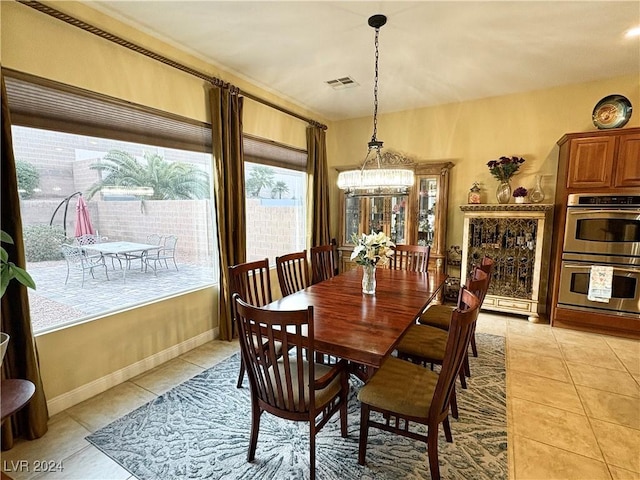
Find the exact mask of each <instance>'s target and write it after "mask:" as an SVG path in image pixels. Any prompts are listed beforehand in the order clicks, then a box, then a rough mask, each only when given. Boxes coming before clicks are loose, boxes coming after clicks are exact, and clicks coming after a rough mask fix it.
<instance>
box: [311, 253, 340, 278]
mask: <svg viewBox="0 0 640 480" xmlns="http://www.w3.org/2000/svg"><path fill="white" fill-rule="evenodd" d="M335 259H336V246H335V244H329V245H320V246H317V247H311V282H312V283H314V284H315V283H319V282H322V281H323V280H328V279H329V278H332V277H334V276H335V275H336V269H335V264H336V260H335Z"/></svg>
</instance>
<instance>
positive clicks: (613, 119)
mask: <svg viewBox="0 0 640 480" xmlns="http://www.w3.org/2000/svg"><path fill="white" fill-rule="evenodd" d="M631 110H632V108H631V102H630V101H629V99H628V98H627V97H623V96H622V95H609V96H608V97H604V98H603V99H602V100H600V101H599V102H598V103H597V104H596V106H595V108H594V109H593V115H592V118H593V124H594V125H595V126H596V127H598V128H600V129H606V128H620V127H623V126H625V125H626V124H627V122H628V121H629V118H631Z"/></svg>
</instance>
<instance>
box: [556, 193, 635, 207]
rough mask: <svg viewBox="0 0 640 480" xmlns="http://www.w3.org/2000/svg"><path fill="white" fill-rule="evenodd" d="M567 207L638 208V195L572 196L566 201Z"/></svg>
mask: <svg viewBox="0 0 640 480" xmlns="http://www.w3.org/2000/svg"><path fill="white" fill-rule="evenodd" d="M567 206H569V207H592V206H612V207H615V206H620V207H637V206H640V195H609V194H572V195H569V197H568V199H567Z"/></svg>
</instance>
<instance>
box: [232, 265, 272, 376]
mask: <svg viewBox="0 0 640 480" xmlns="http://www.w3.org/2000/svg"><path fill="white" fill-rule="evenodd" d="M228 272H229V283H230V284H229V290H230V292H231V295H233V294H234V293H237V294H238V295H240V298H241V299H242V300H244V301H245V302H247V303H248V304H249V305H253V306H255V307H264V306H265V305H266V304H268V303H271V302H272V301H273V299H272V296H271V276H270V274H269V259H268V258H265V259H264V260H257V261H255V262H246V263H239V264H238V265H232V266H230V267H229V268H228ZM233 328H234V329H235V330H236V331H235V332H234V336H235V334H236V333H237V329H238V324H237V321H235V320H234V322H233ZM280 348H282V347H281V346H280ZM281 353H282V350H280V352H279V354H281ZM244 372H245V365H244V360H243V359H242V357H241V358H240V373H239V374H238V384H237V387H238V388H240V387H242V382H243V381H244Z"/></svg>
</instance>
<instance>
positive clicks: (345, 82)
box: [326, 77, 359, 90]
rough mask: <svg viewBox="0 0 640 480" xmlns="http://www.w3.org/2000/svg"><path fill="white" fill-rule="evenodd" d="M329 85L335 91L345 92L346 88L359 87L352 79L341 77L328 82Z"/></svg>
mask: <svg viewBox="0 0 640 480" xmlns="http://www.w3.org/2000/svg"><path fill="white" fill-rule="evenodd" d="M326 83H327V85H329V86H330V87H331V88H333V89H334V90H344V89H345V88H352V87H357V86H358V85H359V84H358V82H356V81H355V80H354V79H353V78H351V77H341V78H336V79H335V80H327V82H326Z"/></svg>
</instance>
